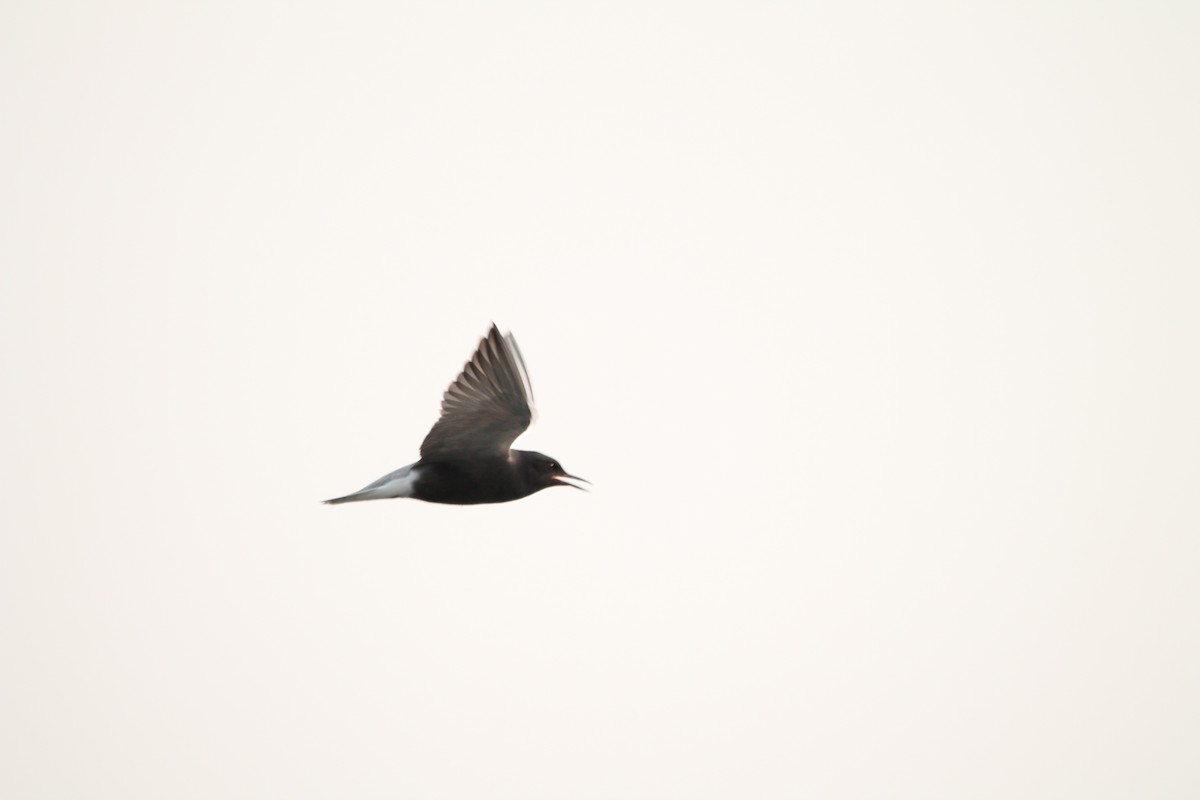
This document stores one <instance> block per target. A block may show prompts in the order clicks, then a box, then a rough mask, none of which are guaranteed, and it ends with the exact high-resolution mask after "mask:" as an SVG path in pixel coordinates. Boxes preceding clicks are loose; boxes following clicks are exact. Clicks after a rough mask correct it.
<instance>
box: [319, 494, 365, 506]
mask: <svg viewBox="0 0 1200 800" xmlns="http://www.w3.org/2000/svg"><path fill="white" fill-rule="evenodd" d="M376 497H377V495H375V494H374V493H373V492H355V493H354V494H348V495H346V496H345V497H335V498H333V499H332V500H322V501H321V502H322V503H324V504H325V505H327V506H336V505H337V504H338V503H358V502H361V501H363V500H374V499H375V498H376Z"/></svg>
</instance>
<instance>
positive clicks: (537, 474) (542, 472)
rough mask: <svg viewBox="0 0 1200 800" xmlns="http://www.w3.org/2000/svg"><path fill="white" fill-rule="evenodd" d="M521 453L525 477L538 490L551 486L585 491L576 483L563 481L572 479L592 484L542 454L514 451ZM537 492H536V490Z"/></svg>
mask: <svg viewBox="0 0 1200 800" xmlns="http://www.w3.org/2000/svg"><path fill="white" fill-rule="evenodd" d="M513 452H514V453H516V452H519V453H520V457H521V467H522V468H523V469H524V470H525V475H526V477H527V478H528V480H529V483H530V484H531V485H533V486H536V487H537V488H538V489H548V488H550V487H551V486H570V487H571V488H573V489H583V491H585V492H586V491H587V490H586V489H584V488H583V487H582V486H577V485H576V484H574V483H568V482H567V481H564V480H562V479H563V478H570V479H571V480H573V481H582V482H583V483H590V481H588V480H585V479H583V478H580V477H578V476H575V475H571V474H569V473H568V472H567V471H566V470H565V469H563V468H562V465H561V464H559V463H558V462H557V461H555V460H554V459H553V458H551V457H550V456H544V455H542V454H541V453H533V452H529V451H515V450H514V451H513ZM535 491H536V490H535Z"/></svg>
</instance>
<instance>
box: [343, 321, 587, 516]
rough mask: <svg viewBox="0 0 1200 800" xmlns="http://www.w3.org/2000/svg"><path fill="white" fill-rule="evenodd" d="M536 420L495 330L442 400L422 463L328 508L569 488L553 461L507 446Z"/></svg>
mask: <svg viewBox="0 0 1200 800" xmlns="http://www.w3.org/2000/svg"><path fill="white" fill-rule="evenodd" d="M532 419H533V392H532V389H531V388H530V385H529V377H528V375H527V374H526V372H525V362H524V360H523V359H522V358H521V351H520V350H518V349H517V343H516V340H515V339H513V337H512V334H511V333H510V334H508V335H507V336H501V335H500V331H499V330H498V329H497V328H496V326H495V325H493V326H492V329H491V331H490V332H489V333H488V335H487V336H486V337H485V338H484V339H483V341H482V342H480V343H479V348H478V349H477V350H476V351H475V355H474V356H473V357H472V358H471V360H470V361H468V362H467V365H466V367H464V368H463V371H462V374H460V375H459V376H458V378H457V379H456V380H455V381H454V383H452V384H450V388H449V389H447V390H446V394H445V396H444V397H443V398H442V416H441V418H439V419H438V421H437V422H436V423H435V424H434V426H433V428H432V429H431V430H430V431H429V433H428V435H426V437H425V441H424V442H423V443H422V444H421V459H420V460H419V461H417V462H415V463H413V464H409V465H408V466H406V467H401V468H400V469H398V470H396V471H395V472H389V473H388V474H387V475H384V476H383V477H382V478H379V479H378V480H376V481H375V482H374V483H371V484H369V485H367V486H365V487H363V488H362V489H360V490H359V491H357V492H354V493H353V494H348V495H346V496H344V497H337V498H334V499H332V500H326V501H325V502H326V503H330V504H338V503H353V502H358V501H361V500H383V499H387V498H394V497H412V498H416V499H417V500H424V501H426V502H430V503H450V504H454V505H474V504H477V503H506V502H508V501H510V500H519V499H521V498H522V497H528V496H529V495H531V494H533V493H534V492H538V491H541V490H542V489H547V488H549V487H551V486H573V487H574V488H576V489H580V488H582V487H580V486H576V485H575V484H572V483H567V482H566V481H564V480H562V479H563V478H572V479H574V480H583V479H582V478H576V477H575V476H574V475H568V474H567V473H566V471H565V470H563V468H562V467H561V466H560V465H559V464H558V462H557V461H555V460H554V459H552V458H550V457H549V456H544V455H542V454H541V453H534V452H531V451H528V450H513V449H511V446H512V442H513V440H514V439H516V438H517V437H518V436H520V435H521V434H522V433H523V432H524V431H525V429H526V428H528V427H529V424H530V422H531V421H532Z"/></svg>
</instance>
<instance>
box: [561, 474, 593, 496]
mask: <svg viewBox="0 0 1200 800" xmlns="http://www.w3.org/2000/svg"><path fill="white" fill-rule="evenodd" d="M552 477H553V478H554V480H555V482H556V483H557V484H558V485H559V486H570V487H571V488H572V489H579V490H580V491H584V492H586V491H587V489H585V488H583V487H582V486H576V485H575V484H573V483H567V482H566V481H564V480H560V478H570V479H571V480H573V481H582V482H583V483H586V484H587V485H588V486H591V485H592V482H591V481H589V480H587V479H586V478H580V477H579V476H578V475H568V474H567V473H565V472H563V473H561V474H559V475H554V476H552Z"/></svg>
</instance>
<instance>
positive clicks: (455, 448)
mask: <svg viewBox="0 0 1200 800" xmlns="http://www.w3.org/2000/svg"><path fill="white" fill-rule="evenodd" d="M532 421H533V390H532V388H531V387H530V384H529V375H528V374H527V373H526V371H525V361H524V359H522V358H521V351H520V350H519V349H518V348H517V342H516V340H515V339H513V337H512V334H511V333H510V334H508V335H507V336H501V335H500V331H499V329H498V328H496V326H495V325H492V329H491V330H490V331H489V332H488V335H487V336H485V337H484V338H483V341H481V342H480V343H479V349H477V350H476V351H475V355H474V356H472V357H471V360H470V361H468V362H467V365H466V366H465V367H463V371H462V374H460V375H459V376H458V378H457V379H455V381H454V383H452V384H450V388H449V389H447V390H446V394H445V395H443V396H442V416H441V417H440V418H439V419H438V421H437V422H436V423H434V426H433V427H432V428H431V429H430V430H429V433H428V434H427V435H426V436H425V441H424V442H422V443H421V458H431V459H437V458H445V457H462V456H502V457H507V456H508V450H509V448H510V447H512V443H513V440H514V439H516V438H517V437H518V436H520V435H521V434H522V433H524V432H525V429H526V428H528V427H529V423H530V422H532Z"/></svg>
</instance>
